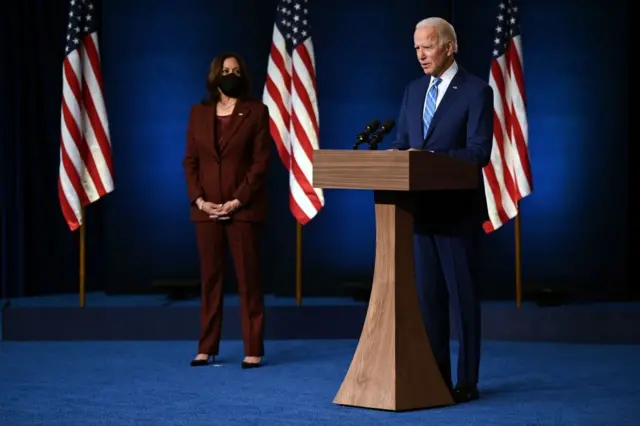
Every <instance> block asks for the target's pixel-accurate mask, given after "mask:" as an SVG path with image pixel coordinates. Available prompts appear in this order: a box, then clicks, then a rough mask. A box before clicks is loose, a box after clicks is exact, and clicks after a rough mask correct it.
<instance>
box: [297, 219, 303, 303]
mask: <svg viewBox="0 0 640 426" xmlns="http://www.w3.org/2000/svg"><path fill="white" fill-rule="evenodd" d="M301 303H302V225H301V224H300V222H298V221H296V304H297V305H298V306H300V304H301Z"/></svg>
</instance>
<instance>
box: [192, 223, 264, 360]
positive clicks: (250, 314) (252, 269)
mask: <svg viewBox="0 0 640 426" xmlns="http://www.w3.org/2000/svg"><path fill="white" fill-rule="evenodd" d="M261 226H262V225H261V224H259V223H252V222H242V221H234V220H233V218H232V219H231V220H229V221H211V222H196V239H197V243H198V252H199V257H200V274H201V279H202V308H201V312H200V323H201V332H200V341H199V345H198V352H199V353H204V354H211V355H217V354H218V350H219V346H220V330H221V327H222V299H223V297H222V290H223V289H222V287H223V284H222V279H223V274H224V263H225V255H226V249H227V244H228V246H229V249H230V250H231V257H232V258H233V264H234V267H235V271H236V277H237V280H238V293H239V294H240V310H241V313H242V337H243V340H244V354H245V356H263V355H264V341H263V327H264V326H263V322H264V298H263V294H262V276H261V271H260V265H259V262H260V259H259V237H260V228H261Z"/></svg>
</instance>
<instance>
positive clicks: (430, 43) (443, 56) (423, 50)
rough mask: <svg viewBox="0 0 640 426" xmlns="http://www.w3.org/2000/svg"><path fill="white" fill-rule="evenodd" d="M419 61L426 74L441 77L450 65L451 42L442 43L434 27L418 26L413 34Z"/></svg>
mask: <svg viewBox="0 0 640 426" xmlns="http://www.w3.org/2000/svg"><path fill="white" fill-rule="evenodd" d="M413 43H414V47H415V49H416V56H417V57H418V62H420V66H421V67H422V70H423V71H424V73H425V74H429V75H432V76H434V77H440V76H441V75H442V73H443V72H444V71H445V70H446V67H447V66H448V65H449V59H450V57H451V55H452V54H453V45H452V43H451V42H448V43H446V44H445V45H441V44H440V40H439V38H438V31H437V30H436V29H435V28H434V27H428V28H418V29H416V31H415V33H414V34H413Z"/></svg>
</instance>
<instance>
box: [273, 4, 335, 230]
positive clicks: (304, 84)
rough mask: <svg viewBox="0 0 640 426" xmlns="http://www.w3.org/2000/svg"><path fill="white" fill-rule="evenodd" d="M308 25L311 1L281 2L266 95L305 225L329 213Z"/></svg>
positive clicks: (292, 204) (295, 209) (292, 199)
mask: <svg viewBox="0 0 640 426" xmlns="http://www.w3.org/2000/svg"><path fill="white" fill-rule="evenodd" d="M308 20H309V11H308V9H307V0H293V1H291V0H287V1H285V0H281V1H279V2H278V6H277V8H276V19H275V23H274V27H273V35H272V41H271V50H270V54H269V60H268V63H267V78H266V83H265V88H264V93H263V102H264V103H265V105H267V107H268V108H269V115H270V117H269V127H270V131H271V135H272V137H273V139H274V142H275V144H276V147H277V150H278V154H279V156H280V159H281V161H282V163H283V165H284V166H285V168H286V169H287V171H288V172H289V208H290V210H291V213H292V215H293V216H294V217H295V218H296V220H297V221H298V222H299V223H301V224H303V225H305V224H307V223H308V222H309V221H310V220H311V219H313V218H314V217H315V216H316V215H317V214H318V212H319V211H320V210H321V209H322V208H323V207H324V194H323V191H322V189H319V188H314V187H313V182H312V180H313V163H312V159H313V151H314V150H316V149H318V148H319V143H318V137H319V127H320V126H319V114H318V100H317V86H316V73H315V55H314V51H313V43H312V40H311V33H310V25H309V22H308Z"/></svg>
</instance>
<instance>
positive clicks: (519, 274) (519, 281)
mask: <svg viewBox="0 0 640 426" xmlns="http://www.w3.org/2000/svg"><path fill="white" fill-rule="evenodd" d="M517 207H518V214H517V215H516V224H515V226H516V232H515V233H516V306H517V307H518V309H519V308H520V307H521V306H522V247H521V241H520V240H521V234H520V202H518V206H517Z"/></svg>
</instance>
